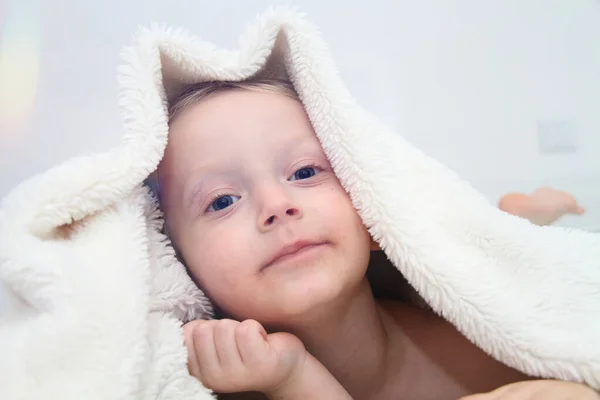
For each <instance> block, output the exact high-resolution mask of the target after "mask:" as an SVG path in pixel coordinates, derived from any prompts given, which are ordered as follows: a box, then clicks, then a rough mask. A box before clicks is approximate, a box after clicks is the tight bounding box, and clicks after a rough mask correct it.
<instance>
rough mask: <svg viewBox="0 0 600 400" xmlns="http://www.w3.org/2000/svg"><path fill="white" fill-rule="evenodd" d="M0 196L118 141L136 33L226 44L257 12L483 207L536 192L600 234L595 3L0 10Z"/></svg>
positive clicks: (30, 1) (11, 1)
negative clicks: (283, 11) (302, 36)
mask: <svg viewBox="0 0 600 400" xmlns="http://www.w3.org/2000/svg"><path fill="white" fill-rule="evenodd" d="M0 1H1V2H0V197H3V196H4V195H5V194H7V193H8V191H9V190H10V189H11V188H12V187H14V186H15V185H16V184H18V182H20V181H21V180H23V179H26V178H27V177H29V176H31V175H33V174H35V173H38V172H41V171H42V170H44V169H46V168H48V167H50V166H53V165H55V164H57V163H59V162H61V161H62V160H64V159H66V158H68V157H71V156H74V155H77V154H81V153H89V152H96V151H103V150H108V149H109V148H111V147H112V146H115V145H117V144H118V142H119V140H120V137H121V134H122V129H121V119H120V114H119V110H118V108H117V86H116V69H117V65H118V64H119V62H120V59H119V53H120V50H121V48H122V47H123V46H124V45H126V44H129V43H130V40H131V36H132V34H133V33H134V32H135V31H136V29H137V26H138V25H148V24H150V23H152V22H160V23H167V24H169V25H172V26H178V27H179V26H180V27H185V28H186V29H188V30H189V31H191V32H193V33H196V34H198V35H201V36H202V37H204V38H207V39H210V40H212V41H213V42H215V43H216V44H218V45H221V46H227V47H235V46H236V43H237V37H238V35H239V34H240V33H241V32H242V30H243V27H245V25H246V24H247V23H248V22H249V21H250V20H252V19H253V18H254V17H255V16H256V14H257V13H259V12H261V11H263V10H264V9H266V8H267V7H268V6H270V5H293V6H296V8H297V9H299V10H301V11H304V12H305V13H306V14H307V15H308V17H309V18H310V19H311V20H313V21H314V22H315V23H316V24H317V25H319V26H320V28H321V30H322V33H323V35H324V37H325V39H326V41H327V42H328V43H329V45H330V48H331V51H332V52H333V55H334V57H335V59H336V60H337V63H338V66H339V69H340V71H341V74H342V76H343V77H344V79H345V81H346V83H347V85H348V86H349V88H350V90H351V92H352V93H353V94H354V95H355V97H356V98H358V100H359V102H360V103H362V105H363V106H365V107H366V108H368V109H369V110H371V111H372V112H373V113H375V114H377V115H379V116H380V117H381V118H382V119H383V120H384V121H385V122H386V123H387V124H388V125H390V126H391V127H392V128H394V129H395V130H396V131H397V132H399V134H401V135H403V136H405V137H406V138H407V139H408V140H409V141H410V142H412V143H413V144H414V145H416V146H417V147H419V148H421V149H422V150H423V151H424V152H426V153H428V154H429V155H431V156H433V157H435V158H437V159H439V160H440V161H442V162H444V163H445V164H446V165H448V166H449V167H451V168H452V169H454V170H455V171H457V172H458V173H459V174H461V175H462V176H463V177H464V178H465V179H467V180H468V181H470V182H471V183H472V184H473V185H474V186H475V187H476V188H478V189H479V190H480V191H481V192H482V193H483V194H485V195H486V196H487V197H488V198H489V199H490V200H491V201H493V202H497V200H498V198H499V197H500V196H501V195H502V194H503V193H506V192H510V191H527V192H529V191H531V190H533V189H535V188H536V187H539V186H542V185H550V186H553V187H555V188H558V189H563V190H567V191H569V192H571V193H573V194H574V195H575V196H576V198H577V199H578V200H579V202H580V204H581V205H582V206H583V207H585V208H586V209H587V213H586V214H585V215H584V216H581V217H575V216H572V217H564V218H562V219H561V220H559V222H558V223H557V224H558V225H565V226H576V227H581V228H585V229H600V156H599V155H598V153H599V152H600V1H598V0H570V1H567V0H487V1H481V0H418V1H417V0H411V1H408V0H369V1H366V0H363V1H354V2H352V1H342V0H335V1H334V0H330V1H323V0H297V1H290V0H288V1H277V0H269V1H267V0H218V1H217V0H213V1H207V0H171V1H165V0H128V1H121V0H103V1H91V2H88V1H81V0H53V1H49V0H45V1H43V0H0Z"/></svg>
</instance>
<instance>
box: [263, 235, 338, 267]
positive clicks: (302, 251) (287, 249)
mask: <svg viewBox="0 0 600 400" xmlns="http://www.w3.org/2000/svg"><path fill="white" fill-rule="evenodd" d="M326 244H327V243H325V242H310V241H304V240H300V241H297V242H294V243H292V244H290V245H286V246H283V247H282V248H281V249H280V250H279V251H278V252H277V253H276V254H275V255H274V256H273V257H272V258H271V259H270V260H269V262H267V264H265V266H264V267H263V270H264V269H266V268H270V267H273V266H277V265H282V264H285V263H288V262H291V261H301V260H303V259H308V258H309V257H311V256H312V255H313V254H314V253H315V252H317V251H318V250H320V249H321V248H322V247H323V246H325V245H326Z"/></svg>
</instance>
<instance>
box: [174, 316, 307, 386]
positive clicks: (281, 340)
mask: <svg viewBox="0 0 600 400" xmlns="http://www.w3.org/2000/svg"><path fill="white" fill-rule="evenodd" d="M183 330H184V335H185V344H186V346H187V349H188V367H189V370H190V374H191V375H192V376H194V377H196V378H198V379H199V380H200V381H201V382H202V383H203V384H204V385H205V386H206V387H207V388H209V389H212V390H214V391H215V392H218V393H235V392H246V391H258V392H264V393H270V392H275V391H277V390H278V389H279V388H281V387H283V386H285V385H286V384H287V383H288V382H290V381H291V380H293V379H294V378H295V376H297V375H299V374H300V372H301V369H302V366H303V363H304V361H305V357H306V355H307V354H308V353H307V351H306V350H305V348H304V345H303V344H302V342H301V341H300V340H299V339H298V338H297V337H296V336H294V335H291V334H287V333H274V334H270V335H267V332H266V331H265V330H264V328H263V327H262V325H261V324H259V323H258V322H256V321H254V320H246V321H243V322H237V321H232V320H228V319H224V320H212V321H202V320H198V321H192V322H189V323H187V324H186V325H185V326H184V327H183Z"/></svg>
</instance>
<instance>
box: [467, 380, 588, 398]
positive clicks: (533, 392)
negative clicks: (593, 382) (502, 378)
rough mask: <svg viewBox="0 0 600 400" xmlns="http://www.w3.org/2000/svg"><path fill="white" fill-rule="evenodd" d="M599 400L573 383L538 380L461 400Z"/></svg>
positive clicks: (584, 388) (585, 388) (581, 386)
mask: <svg viewBox="0 0 600 400" xmlns="http://www.w3.org/2000/svg"><path fill="white" fill-rule="evenodd" d="M536 399H544V400H566V399H577V400H599V399H600V395H599V394H598V393H596V392H594V391H593V390H592V389H590V388H589V387H587V386H584V385H581V384H579V383H574V382H563V381H554V380H539V381H526V382H517V383H513V384H510V385H506V386H502V387H500V388H498V389H496V390H494V391H492V392H489V393H482V394H476V395H472V396H467V397H463V398H462V399H461V400H536Z"/></svg>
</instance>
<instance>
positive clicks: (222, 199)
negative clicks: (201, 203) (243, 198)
mask: <svg viewBox="0 0 600 400" xmlns="http://www.w3.org/2000/svg"><path fill="white" fill-rule="evenodd" d="M239 199H240V196H233V195H230V194H228V195H225V196H219V197H217V198H216V199H215V200H213V202H212V203H210V206H208V209H207V210H206V211H221V210H224V209H226V208H227V207H229V206H231V205H232V204H233V203H235V202H236V201H238V200H239Z"/></svg>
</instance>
